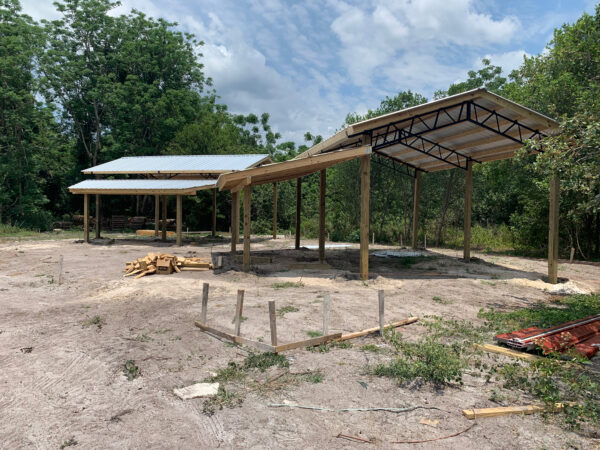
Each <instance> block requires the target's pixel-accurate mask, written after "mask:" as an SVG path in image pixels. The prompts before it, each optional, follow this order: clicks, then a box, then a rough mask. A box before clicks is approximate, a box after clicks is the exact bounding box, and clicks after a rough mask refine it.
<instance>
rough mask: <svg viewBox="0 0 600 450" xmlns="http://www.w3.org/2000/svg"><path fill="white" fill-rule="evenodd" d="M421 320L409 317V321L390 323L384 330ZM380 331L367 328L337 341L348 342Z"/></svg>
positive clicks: (378, 328) (345, 335)
mask: <svg viewBox="0 0 600 450" xmlns="http://www.w3.org/2000/svg"><path fill="white" fill-rule="evenodd" d="M417 320H419V318H418V317H409V318H408V319H404V320H400V321H398V322H392V323H388V324H387V325H386V326H384V328H398V327H401V326H404V325H409V324H411V323H414V322H416V321H417ZM379 330H380V327H373V328H367V329H366V330H362V331H356V332H354V333H350V334H344V335H343V336H341V337H340V338H338V339H336V341H347V340H348V339H355V338H358V337H361V336H366V335H367V334H371V333H377V332H378V331H379Z"/></svg>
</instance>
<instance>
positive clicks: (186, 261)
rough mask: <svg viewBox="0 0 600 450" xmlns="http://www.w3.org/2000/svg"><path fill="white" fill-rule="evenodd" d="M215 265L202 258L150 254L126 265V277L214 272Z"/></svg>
mask: <svg viewBox="0 0 600 450" xmlns="http://www.w3.org/2000/svg"><path fill="white" fill-rule="evenodd" d="M212 269H214V266H213V264H212V263H211V262H210V261H207V260H205V259H202V258H185V257H183V256H175V255H169V254H167V253H148V254H147V255H146V256H145V257H144V258H138V259H137V260H135V261H130V262H127V263H125V270H124V272H125V275H124V276H126V277H131V276H134V275H135V278H142V277H143V276H146V275H152V274H155V273H156V274H159V275H170V274H172V273H173V272H181V271H182V270H212Z"/></svg>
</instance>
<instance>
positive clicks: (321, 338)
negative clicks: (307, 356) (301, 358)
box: [275, 333, 342, 353]
mask: <svg viewBox="0 0 600 450" xmlns="http://www.w3.org/2000/svg"><path fill="white" fill-rule="evenodd" d="M340 337H342V333H334V334H328V335H326V336H319V337H316V338H312V339H306V340H304V341H298V342H290V343H289V344H281V345H278V346H276V347H275V353H281V352H285V351H286V350H293V349H295V348H301V347H314V346H315V345H321V344H325V343H326V342H329V341H334V340H336V339H338V338H340Z"/></svg>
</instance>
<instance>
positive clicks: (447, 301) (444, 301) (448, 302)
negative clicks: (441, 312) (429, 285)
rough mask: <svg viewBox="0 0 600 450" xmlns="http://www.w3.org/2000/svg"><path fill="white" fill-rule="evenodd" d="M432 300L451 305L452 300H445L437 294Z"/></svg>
mask: <svg viewBox="0 0 600 450" xmlns="http://www.w3.org/2000/svg"><path fill="white" fill-rule="evenodd" d="M432 300H433V301H434V302H436V303H440V304H442V305H450V304H452V302H451V301H450V300H445V299H443V298H442V297H438V296H437V295H436V296H435V297H433V298H432Z"/></svg>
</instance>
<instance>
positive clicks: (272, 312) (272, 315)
mask: <svg viewBox="0 0 600 450" xmlns="http://www.w3.org/2000/svg"><path fill="white" fill-rule="evenodd" d="M269 325H271V345H272V346H274V347H275V346H277V310H276V309H275V300H270V301H269Z"/></svg>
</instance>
